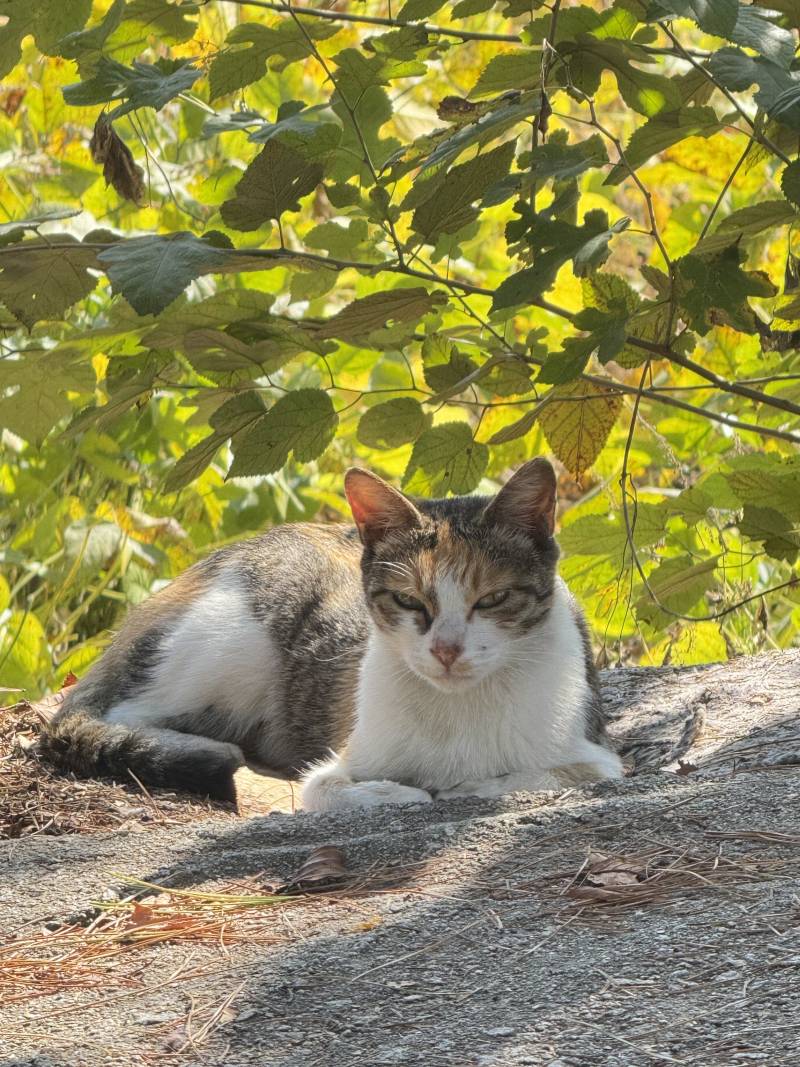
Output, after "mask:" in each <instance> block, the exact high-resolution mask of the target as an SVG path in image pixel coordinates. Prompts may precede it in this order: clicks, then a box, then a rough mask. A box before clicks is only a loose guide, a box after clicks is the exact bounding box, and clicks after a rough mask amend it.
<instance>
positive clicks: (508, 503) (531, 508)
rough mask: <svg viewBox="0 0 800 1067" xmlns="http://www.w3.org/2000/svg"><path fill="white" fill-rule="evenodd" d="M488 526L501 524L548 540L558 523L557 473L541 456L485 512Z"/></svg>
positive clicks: (500, 493)
mask: <svg viewBox="0 0 800 1067" xmlns="http://www.w3.org/2000/svg"><path fill="white" fill-rule="evenodd" d="M484 518H485V520H486V521H487V522H494V523H501V524H502V525H504V526H514V527H517V528H518V529H521V530H525V531H526V532H527V533H529V534H533V536H534V537H538V538H544V539H547V538H548V537H551V536H552V534H553V529H554V527H555V522H556V472H555V471H554V470H553V468H552V466H551V465H550V464H549V463H548V462H547V460H546V459H542V457H541V456H539V457H537V458H536V459H532V460H530V461H529V462H528V463H525V464H523V465H522V466H521V467H520V469H519V470H518V471H517V472H516V474H513V475H512V476H511V478H509V480H508V481H507V482H506V484H505V485H504V486H503V488H502V489H501V490H500V492H499V493H498V494H497V496H496V497H495V498H494V500H493V501H492V502H491V504H490V505H489V506H488V508H487V509H486V511H485V512H484Z"/></svg>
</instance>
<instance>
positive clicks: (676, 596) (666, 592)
mask: <svg viewBox="0 0 800 1067" xmlns="http://www.w3.org/2000/svg"><path fill="white" fill-rule="evenodd" d="M716 566H717V557H715V556H712V557H711V558H710V559H705V560H701V561H700V562H698V563H692V562H691V561H690V560H687V559H686V558H685V557H683V556H675V557H671V558H669V559H665V560H664V561H663V562H662V563H661V564H659V566H658V567H657V568H656V569H655V570H654V571H653V572H652V573H651V574H650V576H649V578H648V584H649V586H650V589H651V590H652V594H653V597H655V600H654V599H653V598H652V597H651V596H650V595H649V594H647V593H645V594H644V595H643V596H642V597H641V598H640V599H639V601H638V602H637V604H636V614H637V616H638V617H639V618H640V619H641V620H643V621H645V622H649V623H650V624H651V625H657V624H659V623H661V624H662V625H666V626H668V625H669V620H670V618H674V616H670V615H669V613H668V612H664V611H662V610H661V607H660V605H662V606H663V607H665V608H667V609H669V611H670V612H678V613H681V614H687V613H690V612H691V613H692V614H693V615H704V614H706V612H704V611H703V610H702V607H701V608H700V609H698V608H697V607H696V605H698V602H699V601H700V600H701V598H702V597H703V596H704V595H705V593H706V592H707V591H708V590H709V589H711V588H713V586H714V571H715V570H716Z"/></svg>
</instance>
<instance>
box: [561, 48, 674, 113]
mask: <svg viewBox="0 0 800 1067" xmlns="http://www.w3.org/2000/svg"><path fill="white" fill-rule="evenodd" d="M565 51H566V54H567V58H568V61H569V63H570V68H571V70H572V74H573V79H574V81H575V83H576V84H577V85H578V88H580V89H582V90H583V91H584V92H586V93H587V94H588V95H590V96H591V95H594V93H595V92H596V91H597V88H598V86H599V82H600V74H601V72H602V71H603V69H606V70H610V71H611V73H612V74H613V75H614V77H615V78H616V81H617V87H618V88H619V94H620V96H621V97H622V99H623V100H624V101H625V103H626V104H627V105H628V107H630V108H633V110H634V111H636V112H638V113H639V114H640V115H647V116H648V117H650V116H652V115H657V114H658V113H659V112H661V111H675V110H677V109H678V108H679V107H680V106H681V103H682V101H681V95H680V91H679V88H678V86H677V85H676V84H675V83H674V82H673V81H672V80H671V79H669V78H667V77H665V76H664V75H663V74H654V73H652V72H651V71H648V70H642V69H641V67H640V66H636V65H634V64H642V63H647V62H649V61H650V59H651V57H650V56H649V55H648V54H647V53H646V52H645V51H644V50H643V49H641V48H638V47H637V46H636V45H634V44H630V43H628V42H627V41H619V40H597V41H595V40H593V39H592V38H589V37H583V38H581V39H580V40H579V41H578V42H577V43H576V44H575V45H574V46H572V47H570V48H567V49H565ZM581 64H583V67H584V71H585V74H584V76H582V71H581Z"/></svg>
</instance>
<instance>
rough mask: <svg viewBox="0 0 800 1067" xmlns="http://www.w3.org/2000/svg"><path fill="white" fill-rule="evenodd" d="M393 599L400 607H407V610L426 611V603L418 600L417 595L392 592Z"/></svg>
mask: <svg viewBox="0 0 800 1067" xmlns="http://www.w3.org/2000/svg"><path fill="white" fill-rule="evenodd" d="M392 599H393V600H394V602H395V604H397V605H398V607H401V608H405V610H406V611H424V610H425V605H424V604H423V603H422V602H421V601H420V600H417V599H416V597H413V596H409V595H408V594H407V593H392Z"/></svg>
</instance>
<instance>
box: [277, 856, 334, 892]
mask: <svg viewBox="0 0 800 1067" xmlns="http://www.w3.org/2000/svg"><path fill="white" fill-rule="evenodd" d="M349 877H350V875H349V873H348V870H347V868H346V866H345V862H344V853H343V852H342V850H341V849H339V848H335V847H334V846H333V845H323V846H322V847H321V848H315V849H314V851H313V852H312V853H311V854H310V855H309V857H308V859H306V860H305V861H304V863H303V864H302V865H301V867H300V869H299V870H298V871H296V872H295V874H294V875H293V876H292V877H291V878H290V879H289V881H288V882H285V883H284V884H283V885H279V886H276V887H275V889H273V893H276V894H281V895H285V896H291V895H293V894H296V893H324V892H326V891H327V890H329V889H339V888H341V886H342V885H343V884H344V883H345V882H346V881H348V879H349Z"/></svg>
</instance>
